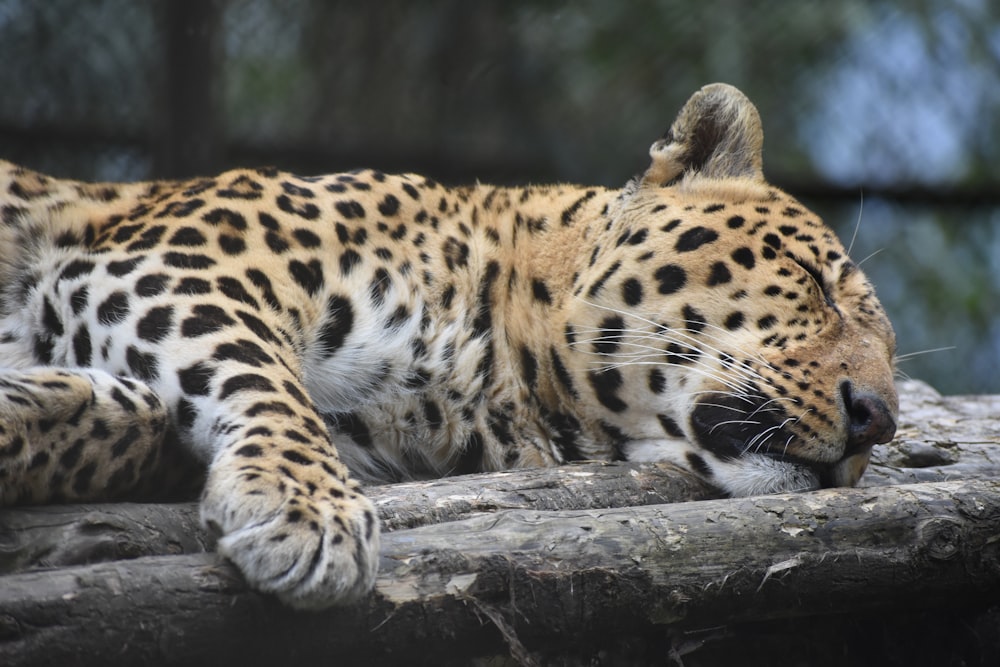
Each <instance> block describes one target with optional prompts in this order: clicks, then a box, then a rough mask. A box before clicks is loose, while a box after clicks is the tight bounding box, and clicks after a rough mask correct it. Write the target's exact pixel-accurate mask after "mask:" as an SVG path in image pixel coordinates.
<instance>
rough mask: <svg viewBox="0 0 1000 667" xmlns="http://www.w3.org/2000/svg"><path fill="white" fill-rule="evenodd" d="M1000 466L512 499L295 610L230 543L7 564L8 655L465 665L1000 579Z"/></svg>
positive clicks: (397, 535) (839, 608)
mask: <svg viewBox="0 0 1000 667" xmlns="http://www.w3.org/2000/svg"><path fill="white" fill-rule="evenodd" d="M998 534H1000V483H998V482H987V481H957V482H942V483H933V484H918V485H908V486H898V487H885V488H879V489H836V490H826V491H818V492H814V493H807V494H794V495H777V496H762V497H756V498H743V499H723V500H707V501H702V502H690V503H677V504H673V505H653V506H648V507H639V508H621V509H606V510H578V511H529V510H503V511H501V512H499V513H497V514H494V515H482V516H476V517H471V518H468V519H463V520H460V521H457V522H452V523H450V524H437V525H429V526H424V527H420V528H413V529H407V530H399V531H396V532H392V533H389V534H387V535H386V536H385V538H384V544H383V549H382V562H381V572H380V575H379V578H378V582H377V585H376V593H375V594H374V595H373V596H372V597H371V598H370V599H369V600H366V601H365V602H363V603H361V604H359V605H357V606H354V607H351V608H346V609H335V610H331V611H329V612H324V613H319V614H306V613H295V612H291V611H289V610H287V609H284V608H282V607H281V606H280V605H279V604H278V603H277V602H275V601H273V600H270V599H267V598H265V597H263V596H260V595H257V594H254V593H251V592H249V591H248V590H247V589H246V587H245V585H244V584H243V583H242V582H241V580H240V578H239V575H238V574H237V573H236V572H235V571H234V570H233V569H232V568H231V567H229V566H228V565H226V564H225V563H222V562H219V560H218V559H217V558H216V557H215V556H214V555H212V554H187V555H181V556H166V557H145V558H139V559H135V560H132V561H118V562H115V563H108V564H98V565H90V566H78V567H70V568H64V569H59V570H55V571H45V572H28V573H22V574H15V575H9V576H7V577H5V578H4V580H3V586H2V587H0V664H3V665H7V666H9V667H14V666H17V665H36V664H60V665H102V666H105V665H117V664H121V665H127V664H140V663H142V664H159V663H161V662H167V661H169V662H171V663H176V664H202V663H205V664H208V663H218V662H232V661H233V660H236V659H239V660H249V661H250V663H251V664H259V663H260V662H268V661H280V660H286V661H287V660H288V659H289V656H290V655H294V656H295V658H296V659H297V660H298V659H302V658H306V659H316V658H320V657H322V656H326V659H327V660H330V659H333V657H334V656H335V657H336V660H337V662H340V663H343V664H350V663H351V662H352V661H358V662H361V661H364V662H367V663H378V664H382V663H383V662H396V663H402V664H407V663H412V662H414V661H415V656H418V655H419V656H421V658H420V661H421V662H424V663H427V664H434V663H435V661H436V660H437V661H442V662H450V663H452V664H456V663H457V662H460V661H462V660H467V659H471V658H472V657H474V656H476V655H482V654H484V653H487V654H488V653H490V652H495V651H497V650H498V649H499V648H501V647H503V646H504V645H507V646H513V647H514V648H515V649H516V650H518V651H520V652H521V653H520V655H521V658H522V661H530V660H531V659H532V658H531V652H532V650H533V649H532V647H533V646H535V645H536V644H538V643H539V642H542V641H544V642H545V643H546V644H547V645H551V643H552V642H559V643H562V644H565V645H579V644H580V643H581V642H583V643H584V644H586V643H587V642H597V641H599V638H600V637H606V636H608V635H609V633H610V634H613V633H614V632H616V631H618V630H625V629H628V628H634V627H636V626H640V625H641V626H649V625H657V624H659V625H663V624H669V625H673V626H677V627H699V626H705V625H718V624H719V623H739V622H743V621H761V620H765V619H774V618H787V617H798V616H806V615H816V614H836V613H843V612H851V613H861V612H864V611H873V610H874V611H880V612H889V611H898V610H909V609H912V608H914V607H920V608H929V607H935V606H938V607H940V606H945V607H947V606H951V605H955V604H966V605H968V604H972V603H975V602H981V601H986V600H995V599H996V596H997V595H998V594H1000V543H998V541H997V540H996V536H997V535H998Z"/></svg>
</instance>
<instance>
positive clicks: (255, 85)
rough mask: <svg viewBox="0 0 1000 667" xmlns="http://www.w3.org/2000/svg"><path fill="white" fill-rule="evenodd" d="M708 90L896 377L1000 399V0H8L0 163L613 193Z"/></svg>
mask: <svg viewBox="0 0 1000 667" xmlns="http://www.w3.org/2000/svg"><path fill="white" fill-rule="evenodd" d="M712 81H726V82H729V83H732V84H734V85H737V86H739V87H740V88H741V89H743V91H744V92H746V93H747V94H748V95H749V96H750V98H751V99H752V100H754V102H755V103H756V104H757V106H758V107H759V109H760V111H761V114H762V116H763V120H764V128H765V134H766V140H765V160H764V168H765V173H766V174H767V175H768V177H769V179H770V180H771V181H772V182H773V183H775V184H777V185H779V186H781V187H783V188H785V189H787V190H789V191H790V192H792V193H793V194H795V195H797V196H799V197H800V198H801V199H802V200H803V201H804V202H805V203H806V204H807V205H809V206H810V207H812V208H813V210H814V211H816V212H817V213H819V214H820V215H821V216H822V217H823V218H824V219H825V220H826V222H827V223H829V224H830V225H831V226H832V227H834V228H835V229H836V230H837V232H838V233H839V234H840V236H841V239H842V240H843V241H844V243H845V244H849V243H851V239H852V238H854V237H855V233H856V238H855V240H854V242H853V249H852V253H851V254H852V256H853V257H854V259H855V260H857V261H863V268H864V269H865V271H866V272H867V273H868V275H869V276H870V277H871V278H872V280H873V281H874V283H875V284H876V286H877V289H878V292H879V295H880V297H881V298H882V301H883V303H884V304H885V306H886V308H887V310H888V311H889V314H890V317H891V318H892V320H893V321H894V323H895V326H896V329H897V333H898V336H899V349H900V354H901V355H907V354H913V356H912V357H911V358H907V359H906V360H905V361H903V362H902V363H901V365H900V369H901V370H902V371H904V372H905V373H907V374H908V375H910V376H913V377H917V378H921V379H925V380H927V381H929V382H931V383H932V384H933V385H934V386H935V387H936V388H938V389H939V390H941V391H943V392H946V393H973V392H977V393H979V392H1000V372H998V371H1000V169H998V167H1000V3H998V2H994V1H993V0H910V1H898V2H885V1H883V2H879V1H875V0H864V1H862V0H841V1H839V2H823V1H821V0H801V1H792V0H787V1H770V2H768V1H761V2H752V3H751V2H743V1H741V0H699V1H698V2H690V1H685V0H636V1H633V2H616V1H613V0H579V1H576V2H556V1H549V0H506V1H503V2H486V1H484V2H470V1H468V0H409V1H403V0H388V1H371V2H339V1H323V0H228V1H226V0H144V1H139V0H44V1H36V0H0V157H3V158H6V159H9V160H13V161H16V162H20V163H23V164H25V165H28V166H30V167H32V168H34V169H38V170H41V171H45V172H49V173H52V174H54V175H58V176H65V177H73V178H80V179H97V180H136V179H147V178H152V177H177V176H193V175H199V174H206V173H210V172H214V171H216V170H219V169H222V168H226V167H232V166H260V165H265V164H266V165H276V166H279V167H282V168H285V169H289V170H292V171H296V172H299V173H301V174H307V173H322V172H330V171H336V170H341V169H349V168H354V167H362V166H371V167H378V168H381V169H384V170H394V171H400V170H406V171H419V172H422V173H426V174H428V175H430V176H433V177H435V178H437V179H438V180H441V181H444V182H446V183H461V182H469V181H472V180H475V179H479V180H481V181H484V182H497V183H509V184H516V183H523V182H529V181H530V182H541V181H553V180H559V181H573V182H585V183H588V184H591V183H596V184H603V185H608V186H619V185H621V184H623V183H624V182H625V181H626V180H627V179H628V178H629V177H630V176H632V175H633V174H635V173H636V172H638V171H640V170H642V169H643V168H644V167H645V165H646V160H647V153H646V152H647V149H648V147H649V144H650V143H651V142H652V141H653V140H654V139H655V138H657V137H658V136H660V135H661V134H662V133H663V131H664V130H666V128H667V127H668V125H669V124H670V122H671V120H672V119H673V117H674V114H675V113H676V112H677V110H678V109H679V107H680V105H681V104H683V102H684V101H685V100H686V99H687V97H688V96H689V95H690V94H691V93H692V92H693V91H694V90H696V89H697V88H699V87H700V86H702V85H703V84H705V83H709V82H712ZM938 348H948V349H944V350H938ZM933 350H937V351H933Z"/></svg>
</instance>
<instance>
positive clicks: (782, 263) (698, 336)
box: [565, 84, 898, 495]
mask: <svg viewBox="0 0 1000 667" xmlns="http://www.w3.org/2000/svg"><path fill="white" fill-rule="evenodd" d="M762 136H763V135H762V131H761V124H760V118H759V116H758V114H757V110H756V109H755V108H754V106H753V104H751V103H750V101H749V100H748V99H747V98H746V97H745V96H744V95H743V94H742V93H741V92H740V91H738V90H736V89H735V88H733V87H731V86H726V85H721V84H716V85H712V86H707V87H705V88H703V89H702V90H701V91H699V92H697V93H696V94H695V95H694V96H693V97H692V98H691V99H690V100H689V101H688V103H687V104H686V105H685V107H684V108H683V110H682V111H681V112H680V114H679V116H678V118H677V120H676V121H675V122H674V124H673V125H672V127H671V128H670V130H669V131H668V132H667V134H666V135H665V136H664V137H663V138H662V139H661V140H659V141H657V142H656V143H654V144H653V146H652V148H651V149H650V154H651V156H652V164H651V165H650V167H649V169H648V170H647V171H646V172H645V174H644V175H643V176H641V177H640V178H637V179H635V180H634V181H633V182H631V183H630V184H629V185H628V186H626V187H625V188H624V189H623V190H622V191H621V193H620V196H619V197H618V199H617V200H616V202H615V205H614V206H611V207H609V210H608V212H607V217H608V220H607V222H606V225H605V230H604V235H603V236H602V237H601V248H600V251H599V252H596V253H595V254H594V255H593V256H592V258H591V264H590V265H589V266H588V267H587V268H586V270H585V271H584V272H583V273H582V279H581V280H580V281H579V282H578V283H577V285H578V289H577V293H576V299H575V305H574V306H573V309H572V311H571V313H570V316H569V317H568V319H567V322H566V331H565V335H566V339H567V350H568V351H567V354H568V355H569V356H570V357H571V362H570V365H571V368H572V371H573V372H574V374H575V375H576V376H577V377H578V378H579V380H578V381H579V382H580V383H581V384H584V385H585V389H582V390H581V391H580V394H581V400H583V401H586V402H588V403H589V405H588V408H587V409H588V410H589V411H591V413H593V414H597V415H599V425H600V428H602V429H603V430H604V431H605V432H607V433H609V434H611V436H612V437H613V438H615V439H617V440H618V441H619V443H620V445H621V447H622V448H623V449H624V450H625V453H626V455H627V456H628V457H629V458H632V459H639V460H642V459H664V458H666V459H671V460H674V461H676V462H678V463H680V464H682V465H685V466H687V467H689V468H692V469H694V470H695V471H697V472H698V473H699V474H701V475H703V476H704V477H705V478H707V479H708V480H709V481H710V482H713V483H714V484H716V485H717V486H719V487H721V488H722V489H724V490H725V491H728V492H730V493H732V494H735V495H747V494H754V493H763V492H774V491H791V490H799V489H811V488H818V487H821V486H835V485H836V486H843V485H853V484H855V483H856V482H857V480H858V478H859V477H860V476H861V474H862V472H863V471H864V469H865V467H866V466H867V463H868V459H869V456H870V453H871V448H872V446H873V445H874V444H876V443H883V442H887V441H889V440H890V439H891V438H892V437H893V434H894V432H895V428H896V418H897V404H898V402H897V396H896V390H895V387H894V383H893V375H894V370H893V358H894V353H895V336H894V334H893V330H892V326H891V325H890V323H889V320H888V318H887V317H886V315H885V313H884V312H883V310H882V307H881V305H880V304H879V302H878V299H877V298H876V296H875V293H874V290H873V288H872V286H871V284H870V283H869V282H868V281H867V279H866V278H865V276H864V275H863V274H862V272H861V271H860V269H859V268H858V266H857V265H856V264H855V263H853V262H852V261H851V260H850V259H849V258H848V256H847V253H846V251H845V250H844V248H843V247H842V246H841V244H840V242H839V241H838V240H837V239H836V238H835V236H834V234H833V233H832V232H831V231H830V230H829V229H828V228H827V227H826V226H824V225H823V223H822V222H821V221H820V220H819V218H818V217H817V216H816V215H815V214H814V213H812V212H810V211H809V210H807V209H806V208H805V207H803V206H802V205H801V204H800V203H798V202H797V201H795V200H794V199H793V198H791V197H790V196H788V195H787V194H785V193H783V192H782V191H780V190H778V189H777V188H775V187H773V186H771V185H769V184H767V183H766V181H765V180H764V177H763V173H762V168H761V145H762Z"/></svg>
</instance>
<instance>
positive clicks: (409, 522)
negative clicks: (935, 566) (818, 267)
mask: <svg viewBox="0 0 1000 667" xmlns="http://www.w3.org/2000/svg"><path fill="white" fill-rule="evenodd" d="M901 403H902V405H901V420H900V428H899V433H898V437H897V438H896V439H895V440H894V441H893V442H892V443H890V444H888V445H880V446H877V447H876V448H875V451H874V452H873V456H872V465H871V466H870V468H869V470H868V472H867V473H865V476H864V477H863V478H862V482H861V484H862V486H885V485H890V484H909V483H918V482H932V481H945V480H953V479H998V478H1000V446H998V445H1000V429H998V428H997V426H996V419H997V417H996V416H1000V397H997V396H974V397H942V396H941V395H939V394H938V393H937V392H935V391H934V390H933V389H931V388H930V387H928V386H927V385H926V384H924V383H920V382H913V381H910V382H907V383H904V384H903V385H902V386H901ZM368 494H369V496H370V497H371V498H372V500H373V501H374V502H375V505H376V507H377V508H378V510H379V515H380V518H381V521H382V526H383V530H385V531H392V530H397V529H399V528H408V527H415V526H421V525H426V524H429V523H442V522H446V521H454V520H457V519H461V518H466V517H470V516H475V515H478V514H482V513H488V512H494V511H497V510H501V509H540V510H547V509H567V510H569V509H589V508H594V509H596V508H607V507H629V506H641V505H650V504H660V503H672V502H681V501H687V500H701V499H707V498H714V497H718V493H717V492H716V491H714V490H713V489H712V488H711V487H709V486H708V485H706V484H705V483H703V482H702V481H701V480H699V479H698V478H696V477H694V476H693V475H691V474H690V473H687V472H685V471H683V470H680V469H678V468H675V467H673V466H671V465H669V464H627V463H582V464H573V465H569V466H562V467H558V468H543V469H533V470H516V471H506V472H501V473H490V474H482V475H469V476H463V477H452V478H446V479H441V480H433V481H428V482H410V483H406V484H396V485H389V486H379V487H372V488H370V489H369V490H368ZM212 542H213V539H212V536H211V535H208V534H207V533H204V532H203V531H202V529H201V528H200V526H199V525H198V520H197V508H196V506H195V505H194V504H193V503H187V504H183V503H182V504H176V505H141V504H129V503H121V504H106V505H86V506H47V507H28V508H13V509H8V510H5V511H0V574H4V573H10V572H15V571H20V570H25V569H30V568H35V567H56V566H61V565H75V564H81V563H93V562H99V561H111V560H117V559H124V558H136V557H139V556H151V555H168V554H178V553H197V552H201V551H205V550H206V549H210V548H211V545H212Z"/></svg>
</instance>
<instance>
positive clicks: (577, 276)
mask: <svg viewBox="0 0 1000 667" xmlns="http://www.w3.org/2000/svg"><path fill="white" fill-rule="evenodd" d="M762 147H763V130H762V124H761V120H760V115H759V113H758V111H757V109H756V107H755V106H754V105H753V103H752V102H750V100H749V99H748V98H747V97H746V96H745V95H744V94H743V93H742V92H740V91H739V90H738V89H737V88H735V87H732V86H729V85H726V84H712V85H709V86H705V87H704V88H701V89H700V90H698V91H696V92H695V93H694V94H693V95H692V96H691V97H690V99H689V100H688V101H687V102H686V104H684V105H683V107H682V109H681V111H680V112H679V114H678V115H677V116H676V120H675V121H674V122H673V123H672V124H671V126H670V128H669V130H668V131H667V132H666V133H665V134H664V135H663V136H662V137H661V138H660V139H658V140H656V141H655V142H654V143H653V144H652V146H651V148H650V151H649V156H650V162H649V166H648V168H647V169H646V170H645V171H644V172H642V173H640V174H639V175H637V176H635V177H633V178H631V179H630V180H627V182H626V184H625V185H624V186H623V187H621V188H618V189H615V188H609V187H604V186H583V185H568V184H557V185H523V186H493V185H487V184H482V183H478V182H476V183H475V184H472V185H455V186H446V185H442V184H441V183H438V182H437V181H435V180H434V179H432V178H430V177H425V176H420V175H416V174H397V175H393V174H388V173H384V172H382V171H379V170H373V169H361V170H355V171H350V172H344V173H336V174H330V175H324V176H316V177H302V176H296V175H294V174H291V173H286V172H283V171H279V170H278V169H275V168H262V169H238V170H233V171H227V172H225V173H223V174H221V175H218V176H214V177H205V178H192V179H186V180H183V179H182V180H160V181H150V182H137V183H89V182H82V181H75V180H69V179H63V178H55V177H51V176H46V175H44V174H41V173H38V172H35V171H32V170H30V169H28V168H26V167H21V166H17V165H14V164H12V163H9V162H2V163H0V365H2V369H0V395H2V400H0V504H3V505H13V504H26V503H56V502H97V501H109V500H116V499H151V500H157V499H162V498H166V497H171V494H175V493H182V492H187V493H192V494H196V495H195V496H194V497H199V498H200V500H199V502H200V516H201V521H202V522H203V524H204V525H205V526H206V527H207V528H208V529H210V530H211V531H212V532H213V534H214V535H216V536H217V543H216V549H217V551H218V553H219V554H221V556H223V557H224V558H226V559H228V560H229V561H231V562H232V563H233V564H234V565H235V566H236V567H237V568H238V569H239V571H240V572H241V573H242V575H243V576H244V577H245V579H246V581H247V582H248V584H249V585H250V586H251V587H252V588H253V589H255V590H256V591H259V592H261V593H264V594H269V595H273V596H276V597H277V598H278V599H279V600H280V601H281V602H282V603H284V604H286V605H288V606H290V607H293V608H298V609H322V608H326V607H329V606H331V605H336V604H346V603H349V602H352V601H356V600H358V599H359V598H362V597H364V596H365V595H367V594H368V593H369V591H370V590H371V589H372V587H373V585H374V584H373V582H374V580H375V578H376V574H377V563H378V553H379V521H378V517H377V514H376V511H375V508H374V506H373V504H372V502H371V501H370V500H369V499H368V497H367V496H366V495H365V493H364V489H363V487H362V484H372V483H376V482H381V483H385V482H394V481H401V480H407V479H427V478H432V477H441V476H446V475H459V474H466V473H476V472H488V471H499V470H505V469H512V468H525V467H535V466H555V465H561V464H569V463H572V462H576V461H583V460H587V461H640V462H642V461H665V462H668V463H672V464H674V465H675V466H679V467H680V469H681V470H682V471H687V472H688V473H692V474H694V475H696V476H697V477H699V478H701V479H703V480H704V481H706V482H707V483H709V484H711V485H712V486H714V487H715V488H717V489H719V491H720V493H723V494H728V495H730V496H747V495H754V494H762V493H781V492H787V493H791V492H801V491H811V490H816V489H821V488H829V487H841V486H852V485H855V484H856V483H857V482H858V480H859V478H860V477H861V475H862V473H863V472H864V470H865V468H866V466H867V463H868V461H869V458H870V454H871V451H872V449H873V447H874V446H875V445H876V444H879V443H885V442H888V441H890V440H891V439H892V438H893V436H894V432H895V429H896V421H897V419H898V398H897V394H896V389H895V386H894V379H893V378H894V355H895V334H894V332H893V329H892V326H891V324H890V321H889V319H888V317H887V316H886V314H885V312H884V310H883V308H882V306H881V305H880V303H879V301H878V298H877V296H876V295H875V291H874V288H873V286H872V284H871V283H870V282H869V281H868V279H867V278H866V277H865V276H864V274H863V273H862V271H861V270H860V269H859V267H858V265H857V264H856V263H854V262H852V261H851V259H850V258H849V256H848V253H847V251H845V249H844V247H843V246H842V245H841V243H840V242H839V241H838V240H837V237H836V236H835V234H834V233H833V232H832V231H831V229H830V228H829V227H827V226H826V225H825V224H824V223H823V222H822V221H821V220H820V218H819V217H818V216H817V215H815V214H814V213H812V212H811V211H810V210H809V209H808V208H806V207H805V206H804V205H802V204H801V203H800V202H799V201H797V200H796V199H794V198H793V197H792V196H790V195H788V194H786V193H785V192H783V191H782V190H781V189H779V188H778V187H776V186H773V185H771V184H770V183H769V182H768V181H767V180H766V179H765V177H764V175H763V167H762V155H763V148H762Z"/></svg>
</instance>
